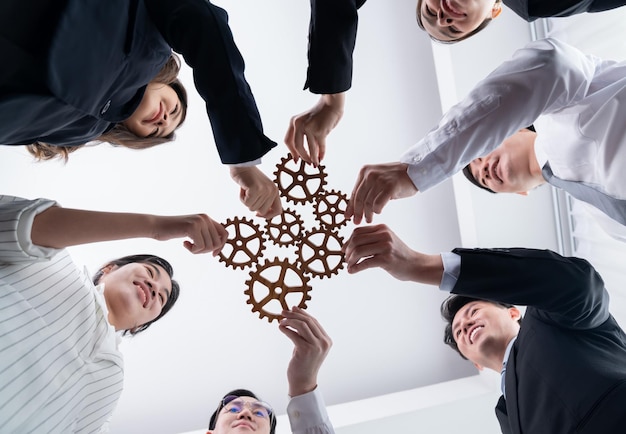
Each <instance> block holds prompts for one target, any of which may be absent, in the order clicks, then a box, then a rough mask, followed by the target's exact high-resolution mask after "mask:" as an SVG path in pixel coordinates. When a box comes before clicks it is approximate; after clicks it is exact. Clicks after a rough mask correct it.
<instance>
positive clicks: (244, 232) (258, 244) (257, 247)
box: [219, 217, 265, 270]
mask: <svg viewBox="0 0 626 434" xmlns="http://www.w3.org/2000/svg"><path fill="white" fill-rule="evenodd" d="M224 228H225V229H226V231H227V232H228V239H227V240H226V244H225V245H224V248H223V249H222V251H221V252H220V254H219V258H220V262H224V263H225V264H226V266H229V267H232V268H234V269H237V268H241V269H242V270H243V268H244V267H249V266H251V265H252V264H253V263H255V262H256V261H257V260H258V259H259V258H260V257H261V254H262V253H263V250H265V237H264V236H263V232H262V231H261V227H260V226H259V225H257V224H256V223H254V222H252V221H251V220H248V219H246V218H245V217H242V218H239V217H235V218H233V219H232V220H231V219H228V220H226V223H225V224H224Z"/></svg>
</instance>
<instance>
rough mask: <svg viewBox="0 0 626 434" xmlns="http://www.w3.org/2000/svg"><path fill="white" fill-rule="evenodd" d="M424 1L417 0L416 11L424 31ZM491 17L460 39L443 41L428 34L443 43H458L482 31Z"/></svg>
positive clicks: (498, 1) (419, 24)
mask: <svg viewBox="0 0 626 434" xmlns="http://www.w3.org/2000/svg"><path fill="white" fill-rule="evenodd" d="M422 1H423V0H417V10H416V11H415V14H416V18H417V25H418V26H419V27H420V29H422V30H423V31H425V32H426V29H425V28H424V24H422V14H421V13H420V11H421V9H422ZM501 2H502V0H496V1H495V2H494V4H497V3H501ZM491 20H492V19H491V18H485V20H484V21H483V22H482V23H480V24H479V25H478V27H476V28H475V29H474V30H472V31H471V32H469V33H468V34H467V35H465V36H461V37H460V38H458V39H452V40H451V41H442V40H441V39H437V38H435V37H434V36H433V35H431V34H430V33H428V32H426V33H428V36H429V37H430V39H432V40H433V41H436V42H439V43H442V44H456V43H457V42H461V41H463V40H465V39H467V38H471V37H472V36H474V35H475V34H476V33H478V32H480V31H481V30H482V29H484V28H485V27H487V26H488V25H489V23H490V22H491Z"/></svg>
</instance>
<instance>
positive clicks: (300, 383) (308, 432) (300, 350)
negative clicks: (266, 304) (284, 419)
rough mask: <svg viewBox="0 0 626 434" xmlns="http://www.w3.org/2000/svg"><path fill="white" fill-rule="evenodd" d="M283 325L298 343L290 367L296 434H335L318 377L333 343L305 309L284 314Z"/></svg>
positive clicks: (290, 407)
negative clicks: (319, 386) (318, 385)
mask: <svg viewBox="0 0 626 434" xmlns="http://www.w3.org/2000/svg"><path fill="white" fill-rule="evenodd" d="M282 315H283V319H282V320H281V322H280V324H279V328H280V331H281V332H283V333H284V334H285V335H286V336H287V337H288V338H289V339H291V341H292V342H293V344H294V349H293V355H292V357H291V361H290V362H289V367H288V368H287V380H288V381H289V395H290V396H291V400H290V401H289V404H288V405H287V414H288V416H289V423H290V424H291V432H292V433H293V434H333V433H334V432H335V431H334V428H333V426H332V424H331V423H330V419H329V417H328V413H327V412H326V406H325V404H324V398H323V396H322V394H321V392H320V389H319V388H318V387H317V374H318V372H319V370H320V367H321V366H322V363H323V362H324V359H325V358H326V355H327V354H328V351H329V350H330V347H331V345H332V341H331V339H330V337H329V336H328V334H326V331H324V329H323V328H322V326H321V325H320V323H319V322H318V321H317V320H316V319H315V318H313V317H312V316H311V315H309V314H308V313H307V312H306V311H304V310H303V309H300V308H298V307H293V308H292V309H291V310H285V311H283V312H282Z"/></svg>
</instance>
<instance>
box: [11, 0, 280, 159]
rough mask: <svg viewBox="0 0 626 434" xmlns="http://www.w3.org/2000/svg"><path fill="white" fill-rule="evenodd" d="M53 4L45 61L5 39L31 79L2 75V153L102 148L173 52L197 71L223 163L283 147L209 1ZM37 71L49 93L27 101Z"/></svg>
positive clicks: (66, 0)
mask: <svg viewBox="0 0 626 434" xmlns="http://www.w3.org/2000/svg"><path fill="white" fill-rule="evenodd" d="M7 1H8V3H7V4H9V5H10V4H12V3H14V2H15V0H7ZM50 1H51V2H52V3H53V4H54V5H55V8H56V9H57V10H56V11H55V14H54V16H55V17H57V21H56V26H54V28H53V29H52V31H51V35H50V36H51V37H50V39H51V41H50V45H49V46H47V49H46V50H45V51H44V52H42V53H40V52H35V53H33V52H32V51H34V50H29V49H28V48H24V47H23V46H16V44H15V43H14V42H15V41H14V40H13V39H12V37H13V36H15V35H19V29H15V31H13V32H11V31H10V29H9V30H7V29H3V30H0V47H2V48H7V47H8V48H7V49H10V50H11V51H10V53H12V55H13V57H9V59H15V60H17V61H18V64H19V61H22V60H24V61H25V64H24V66H23V68H22V69H23V71H19V69H18V71H17V72H16V73H13V74H12V75H11V76H9V77H8V78H6V77H3V74H0V79H2V78H5V82H2V81H0V143H1V144H11V145H13V144H29V143H32V142H34V141H43V142H46V143H50V144H54V145H60V146H75V145H80V144H83V143H85V142H86V141H89V140H92V139H95V138H96V137H98V136H99V135H100V134H102V132H104V131H105V130H107V129H109V128H110V127H111V126H112V125H113V124H115V123H117V122H120V121H123V120H125V119H127V118H128V117H129V116H130V115H131V114H132V113H133V112H134V110H135V109H136V108H137V106H138V105H139V103H140V102H141V98H142V97H143V93H144V91H145V87H146V85H147V83H148V82H149V81H150V80H151V79H152V78H153V77H154V76H155V75H156V74H157V73H158V72H159V70H160V69H161V67H162V66H163V65H164V64H165V62H166V61H167V59H168V57H169V56H170V53H171V50H172V49H174V51H176V52H178V53H180V54H182V56H183V58H184V59H185V61H186V62H187V63H188V64H189V65H190V66H191V67H192V68H193V70H194V78H195V85H196V89H197V90H198V92H199V93H200V95H201V96H202V98H203V99H204V100H205V102H206V108H207V113H208V115H209V118H210V120H211V125H212V128H213V134H214V137H215V142H216V144H217V147H218V151H219V154H220V158H221V160H222V162H223V163H241V162H245V161H251V160H255V159H257V158H260V157H261V156H263V155H264V154H265V153H266V152H267V151H268V150H269V149H271V148H272V147H273V146H275V145H276V144H275V143H274V142H273V141H271V140H270V139H269V138H267V137H266V136H265V135H264V134H263V127H262V124H261V119H260V116H259V112H258V110H257V107H256V103H255V101H254V97H253V95H252V92H251V90H250V87H249V86H248V83H247V82H246V79H245V77H244V62H243V58H242V57H241V54H240V53H239V50H238V49H237V47H236V45H235V42H234V40H233V37H232V34H231V31H230V28H229V26H228V16H227V13H226V11H224V10H223V9H221V8H219V7H217V6H214V5H213V4H211V3H210V2H209V1H207V0H107V1H101V0H61V1H60V0H50ZM5 7H7V6H4V5H3V8H5ZM5 12H6V9H5ZM21 13H25V14H27V13H28V9H27V8H26V9H24V10H22V11H21ZM24 21H26V20H25V19H24V18H21V17H20V19H16V22H20V23H23V22H24ZM16 38H18V39H19V37H17V36H16ZM46 42H47V39H46ZM29 55H30V59H29ZM29 62H30V63H29ZM8 63H11V62H10V61H9V62H8ZM33 66H34V67H36V68H37V69H41V70H42V73H41V74H40V77H39V78H40V79H41V80H43V86H40V87H43V88H45V89H47V92H37V93H34V92H28V88H26V89H25V87H26V86H24V85H22V84H21V83H19V81H17V82H16V77H18V79H19V77H20V76H21V75H20V73H21V72H27V71H31V70H33ZM6 81H8V83H7V82H6ZM34 87H36V86H34ZM16 89H18V90H19V91H16Z"/></svg>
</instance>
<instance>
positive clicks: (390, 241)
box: [343, 225, 444, 286]
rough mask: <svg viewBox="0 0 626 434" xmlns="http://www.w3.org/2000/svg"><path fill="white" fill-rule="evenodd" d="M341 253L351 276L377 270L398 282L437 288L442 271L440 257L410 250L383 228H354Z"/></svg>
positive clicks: (393, 234)
mask: <svg viewBox="0 0 626 434" xmlns="http://www.w3.org/2000/svg"><path fill="white" fill-rule="evenodd" d="M343 252H344V255H345V261H346V263H347V267H348V273H351V274H353V273H358V272H360V271H363V270H367V269H368V268H374V267H380V268H382V269H383V270H385V271H387V272H388V273H389V274H391V275H392V276H393V277H395V278H396V279H399V280H408V281H413V282H419V283H425V284H429V285H437V286H438V285H439V284H440V283H441V279H442V276H443V272H444V267H443V261H442V259H441V255H439V254H437V255H427V254H424V253H420V252H417V251H415V250H412V249H410V248H409V247H408V246H407V245H406V244H404V242H403V241H402V240H401V239H400V238H398V236H397V235H396V234H395V233H394V232H393V231H392V230H391V229H389V228H388V227H387V226H385V225H373V226H362V227H358V228H355V229H354V232H352V235H351V236H350V238H349V239H348V241H346V243H345V244H344V245H343Z"/></svg>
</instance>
